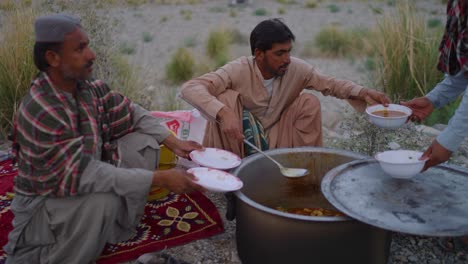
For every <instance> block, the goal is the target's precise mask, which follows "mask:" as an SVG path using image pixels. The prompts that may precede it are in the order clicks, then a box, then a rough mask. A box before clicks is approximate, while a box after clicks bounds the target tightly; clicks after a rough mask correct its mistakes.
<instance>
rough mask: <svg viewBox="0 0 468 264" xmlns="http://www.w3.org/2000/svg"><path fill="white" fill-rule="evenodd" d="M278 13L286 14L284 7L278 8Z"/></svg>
mask: <svg viewBox="0 0 468 264" xmlns="http://www.w3.org/2000/svg"><path fill="white" fill-rule="evenodd" d="M278 14H279V15H284V14H286V9H285V8H284V7H280V8H278Z"/></svg>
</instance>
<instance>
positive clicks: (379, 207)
mask: <svg viewBox="0 0 468 264" xmlns="http://www.w3.org/2000/svg"><path fill="white" fill-rule="evenodd" d="M321 187H322V192H323V194H324V195H325V197H326V198H327V199H328V201H329V202H330V203H332V204H333V205H334V206H335V207H336V208H337V209H338V210H340V211H342V212H343V213H345V214H347V215H348V216H350V217H352V218H355V219H357V220H359V221H362V222H364V223H367V224H370V225H373V226H377V227H380V228H383V229H387V230H392V231H397V232H403V233H408V234H415V235H427V236H460V235H466V234H468V170H467V169H464V168H461V167H455V166H448V165H439V166H436V167H432V168H430V169H428V170H427V171H425V172H423V173H420V174H418V175H416V176H415V177H413V178H411V179H395V178H391V177H390V176H389V175H387V174H386V173H385V172H384V171H383V170H382V169H381V168H380V165H379V164H378V162H377V161H376V160H374V159H367V160H357V161H352V162H350V163H346V164H343V165H340V166H338V167H336V168H334V169H332V170H330V171H329V172H328V173H327V174H326V175H325V177H324V178H323V180H322V186H321Z"/></svg>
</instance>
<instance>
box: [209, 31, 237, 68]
mask: <svg viewBox="0 0 468 264" xmlns="http://www.w3.org/2000/svg"><path fill="white" fill-rule="evenodd" d="M231 41H232V38H231V35H230V34H229V31H228V30H225V29H221V30H215V31H211V32H210V34H209V36H208V40H207V42H206V53H207V54H208V57H210V58H211V59H214V60H215V61H216V62H217V63H216V64H217V65H218V66H219V64H218V63H220V62H221V61H223V60H224V59H225V58H228V57H229V46H230V43H231Z"/></svg>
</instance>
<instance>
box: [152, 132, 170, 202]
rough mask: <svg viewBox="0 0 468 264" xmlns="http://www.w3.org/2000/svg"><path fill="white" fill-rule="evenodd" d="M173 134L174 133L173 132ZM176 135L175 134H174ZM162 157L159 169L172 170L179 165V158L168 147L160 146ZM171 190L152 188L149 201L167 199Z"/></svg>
mask: <svg viewBox="0 0 468 264" xmlns="http://www.w3.org/2000/svg"><path fill="white" fill-rule="evenodd" d="M171 132H172V131H171ZM172 134H174V133H172ZM159 147H160V152H159V153H160V155H159V164H158V168H159V169H160V170H168V169H172V168H174V167H175V166H176V165H177V156H176V154H174V152H172V151H170V150H169V149H168V148H167V147H166V146H164V145H160V146H159ZM169 192H170V191H169V190H168V189H165V188H160V187H156V186H155V187H152V188H151V190H150V192H149V195H148V201H154V200H159V199H161V198H164V197H166V196H167V195H168V194H169Z"/></svg>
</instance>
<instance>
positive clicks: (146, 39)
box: [143, 31, 153, 42]
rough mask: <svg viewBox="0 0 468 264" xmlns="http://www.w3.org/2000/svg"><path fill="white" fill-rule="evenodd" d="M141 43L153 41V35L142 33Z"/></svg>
mask: <svg viewBox="0 0 468 264" xmlns="http://www.w3.org/2000/svg"><path fill="white" fill-rule="evenodd" d="M143 41H144V42H151V41H153V34H151V33H149V32H146V31H145V32H143Z"/></svg>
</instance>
